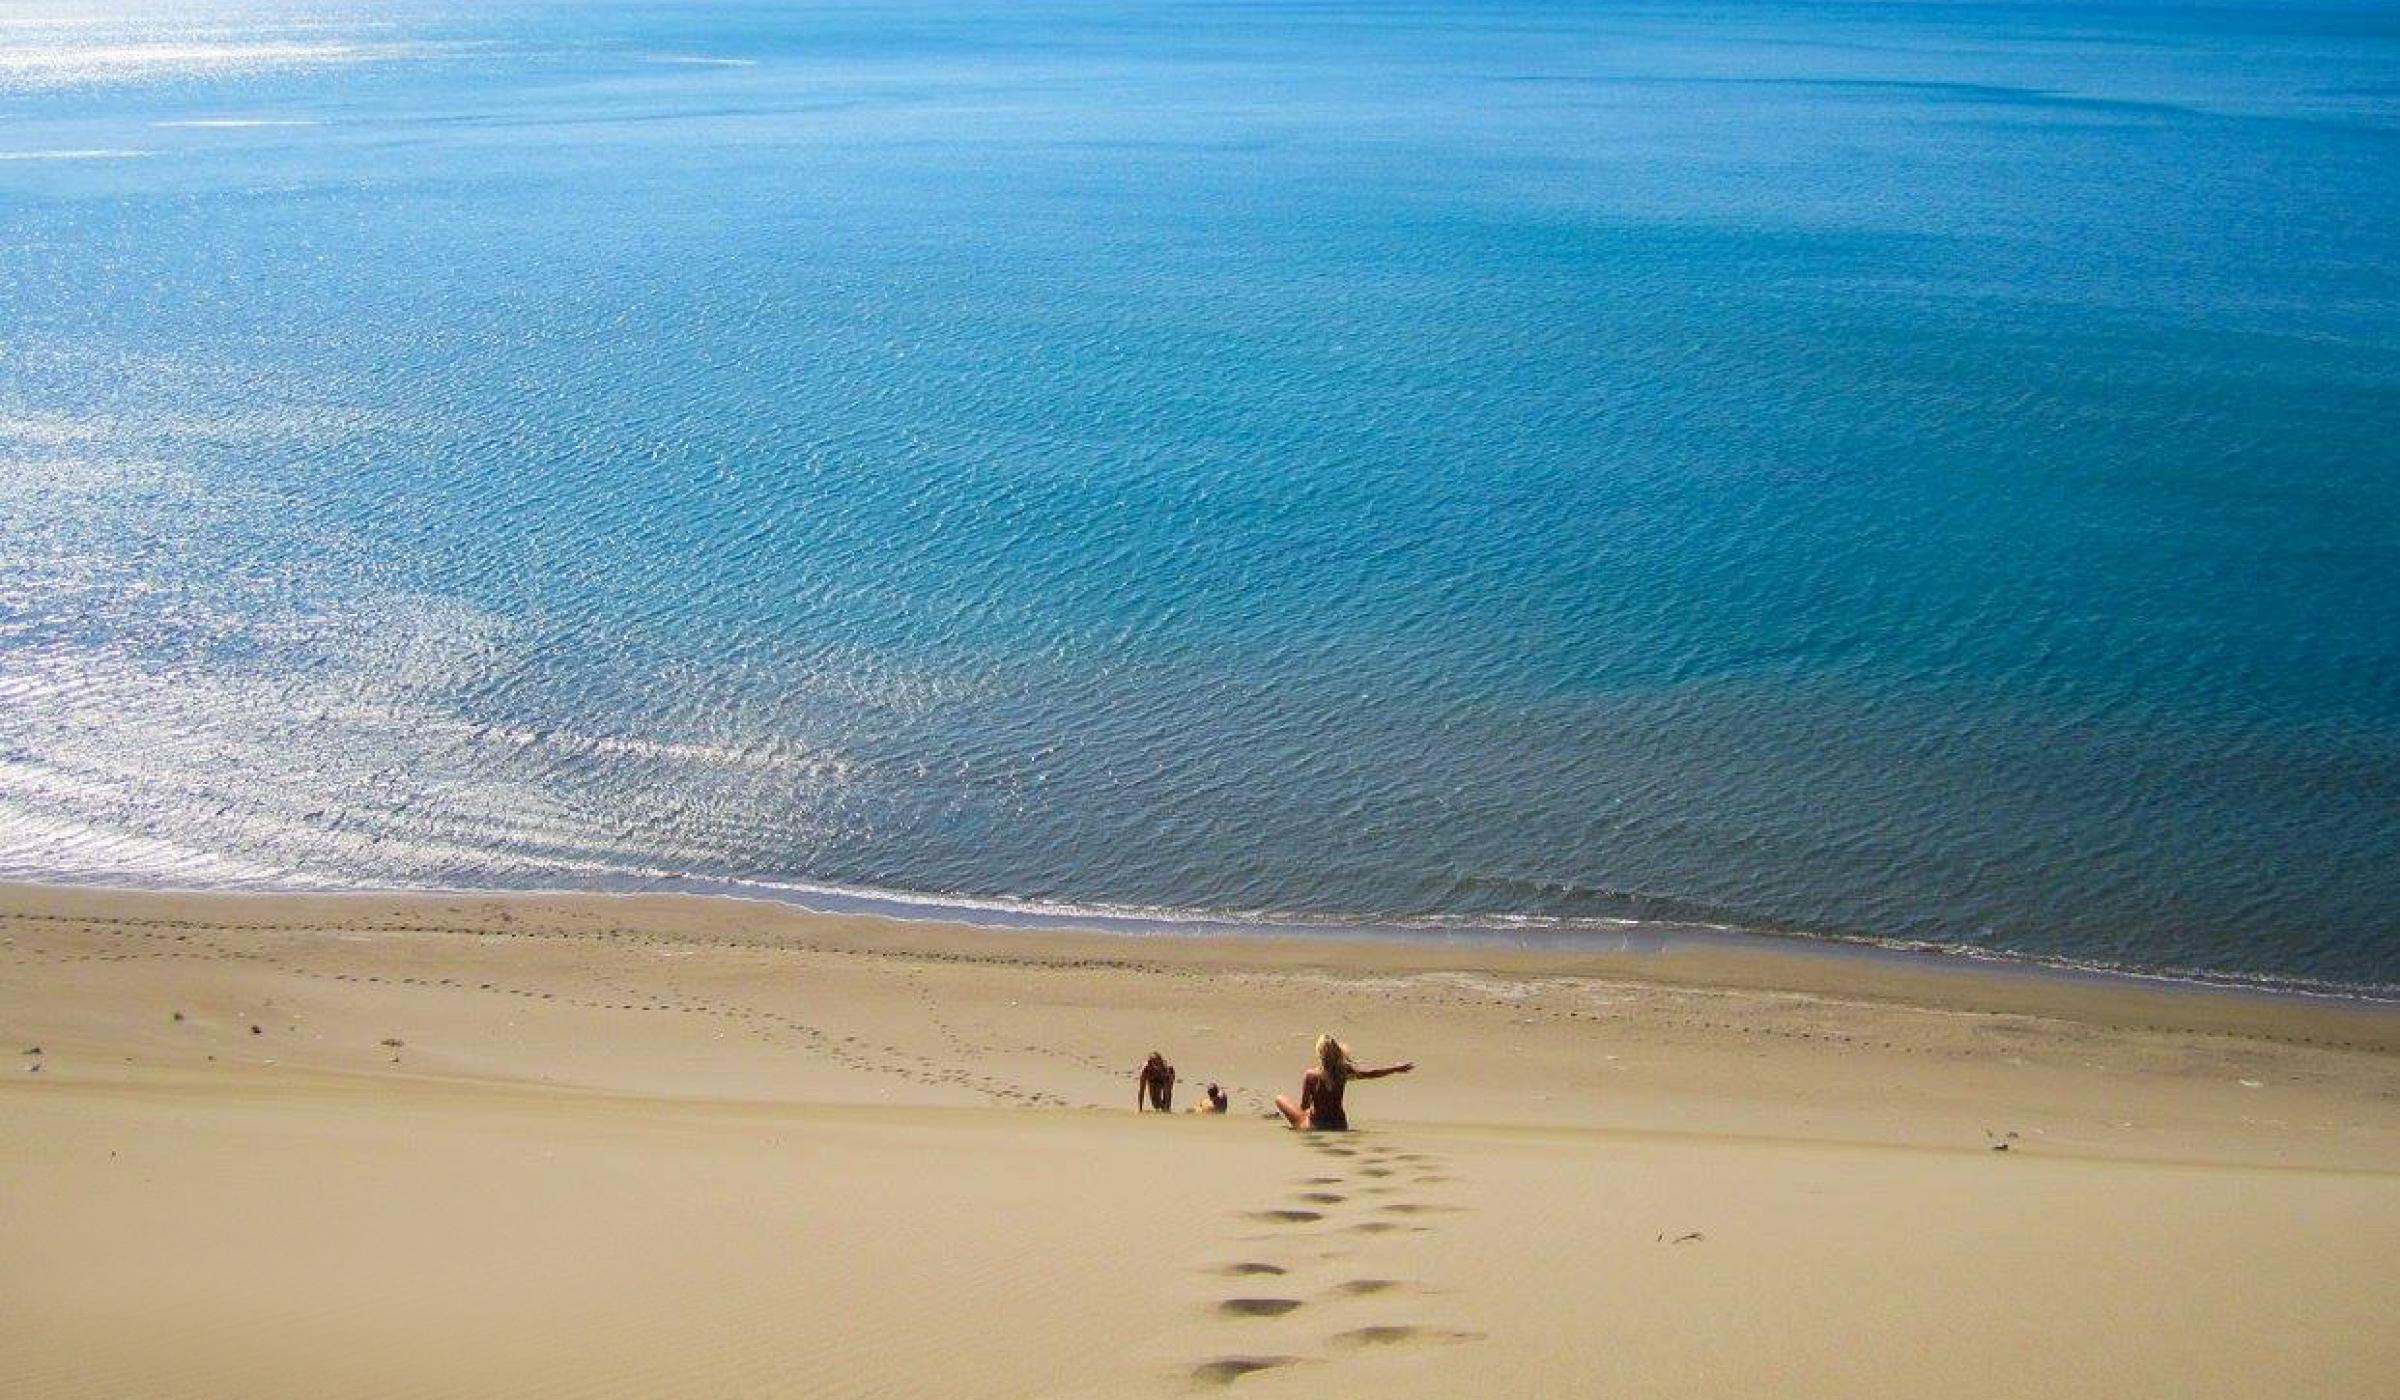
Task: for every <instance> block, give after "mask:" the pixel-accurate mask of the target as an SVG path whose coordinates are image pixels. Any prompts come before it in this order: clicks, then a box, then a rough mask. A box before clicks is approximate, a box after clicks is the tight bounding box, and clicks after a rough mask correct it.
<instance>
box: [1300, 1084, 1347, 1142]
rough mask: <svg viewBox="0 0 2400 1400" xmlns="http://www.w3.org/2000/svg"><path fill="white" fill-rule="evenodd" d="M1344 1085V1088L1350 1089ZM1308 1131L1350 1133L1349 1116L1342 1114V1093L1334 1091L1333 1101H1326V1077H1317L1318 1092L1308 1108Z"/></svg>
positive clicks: (1313, 1096) (1312, 1097)
mask: <svg viewBox="0 0 2400 1400" xmlns="http://www.w3.org/2000/svg"><path fill="white" fill-rule="evenodd" d="M1348 1087H1349V1086H1348V1085H1346V1084H1345V1085H1344V1086H1343V1088H1348ZM1308 1130H1309V1131H1310V1132H1312V1133H1346V1132H1348V1131H1350V1119H1349V1116H1348V1115H1346V1114H1344V1113H1343V1112H1342V1091H1341V1089H1336V1090H1334V1093H1333V1100H1332V1102H1330V1103H1328V1102H1327V1101H1326V1099H1325V1076H1324V1075H1322V1074H1319V1075H1318V1076H1317V1091H1316V1093H1315V1094H1314V1095H1312V1096H1311V1099H1310V1103H1309V1106H1308Z"/></svg>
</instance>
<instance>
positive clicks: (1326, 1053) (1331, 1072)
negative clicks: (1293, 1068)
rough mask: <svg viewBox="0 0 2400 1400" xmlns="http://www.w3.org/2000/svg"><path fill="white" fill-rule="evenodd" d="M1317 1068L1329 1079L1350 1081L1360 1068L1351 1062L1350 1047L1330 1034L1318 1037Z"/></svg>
mask: <svg viewBox="0 0 2400 1400" xmlns="http://www.w3.org/2000/svg"><path fill="white" fill-rule="evenodd" d="M1317 1068H1319V1069H1321V1070H1323V1071H1324V1072H1325V1077H1326V1078H1328V1079H1348V1078H1349V1077H1350V1076H1351V1075H1353V1074H1356V1073H1358V1066H1357V1065H1355V1064H1352V1063H1351V1062H1350V1047H1348V1046H1346V1045H1344V1044H1342V1043H1341V1042H1340V1041H1338V1040H1335V1039H1334V1038H1333V1037H1332V1036H1331V1035H1330V1034H1328V1035H1321V1036H1318V1037H1317Z"/></svg>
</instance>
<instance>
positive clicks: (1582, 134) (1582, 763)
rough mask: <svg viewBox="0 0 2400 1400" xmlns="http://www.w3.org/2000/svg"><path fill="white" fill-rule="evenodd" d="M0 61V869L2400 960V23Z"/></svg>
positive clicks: (1511, 32)
mask: <svg viewBox="0 0 2400 1400" xmlns="http://www.w3.org/2000/svg"><path fill="white" fill-rule="evenodd" d="M128 8H129V7H126V6H122V5H117V4H103V3H98V2H97V0H75V3H52V2H51V0H18V2H17V3H11V4H10V5H8V6H7V7H5V8H4V9H0V875H4V876H9V877H18V878H46V879H79V880H107V881H119V882H125V881H131V882H157V883H172V884H199V885H225V886H395V885H397V886H410V885H466V886H536V887H547V888H560V887H567V888H586V887H589V888H654V887H656V888H730V889H753V890H761V891H782V892H787V893H793V894H796V895H797V896H799V897H803V898H806V897H811V892H814V894H815V895H818V896H822V895H824V894H826V893H827V892H828V891H883V892H889V893H891V894H894V895H896V896H902V897H916V896H924V897H929V898H932V899H935V900H937V901H954V902H957V903H959V904H962V905H975V904H979V903H991V902H997V903H999V904H1002V905H1009V906H1014V905H1019V904H1029V905H1035V906H1050V905H1057V906H1063V907H1067V908H1070V909H1082V910H1096V909H1109V910H1119V911H1160V912H1161V913H1162V914H1163V915H1164V916H1166V917H1169V918H1194V917H1209V918H1216V919H1227V920H1237V921H1238V920H1244V919H1286V920H1333V921H1349V922H1356V923H1366V924H1372V925H1376V926H1384V927H1409V926H1418V927H1437V928H1465V929H1479V928H1480V929H1495V930H1504V931H1507V932H1509V933H1510V934H1511V936H1516V937H1523V938H1529V939H1539V938H1544V937H1565V936H1571V935H1573V934H1575V933H1577V932H1578V931H1590V930H1605V929H1615V928H1623V927H1627V926H1629V925H1628V924H1627V923H1625V922H1624V921H1634V922H1635V923H1640V922H1653V921H1655V922H1664V923H1666V924H1670V925H1673V924H1692V923H1702V924H1724V925H1731V926H1736V927H1755V928H1762V929H1770V930H1779V931H1786V932H1798V933H1815V934H1824V935H1832V936H1854V937H1868V938H1878V939H1897V940H1922V941H1926V942H1932V943H1937V944H1942V945H1947V946H1956V947H1961V948H1968V949H1977V950H1985V951H1991V952H2000V953H2010V954H2022V955H2027V956H2032V957H2038V958H2056V959H2067V960H2072V961H2077V962H2087V963H2096V964H2103V965H2113V966H2128V967H2136V968H2149V969H2162V968H2163V969H2189V970H2198V971H2203V972H2213V973H2222V974H2234V975H2255V976H2260V977H2265V978H2270V979H2275V980H2281V981H2299V982H2332V983H2341V984H2348V985H2352V986H2362V985H2363V986H2376V987H2382V988H2385V989H2391V988H2393V987H2395V986H2400V8H2396V7H2394V6H2392V5H2389V4H2309V3H2303V4H2296V5H2286V4H2265V3H2260V4H2232V5H2222V6H2192V5H2182V4H2151V3H2130V4H2097V5H2092V4H2072V5H2069V4H2048V3H2035V4H1980V3H1894V4H1872V5H1869V4H1832V5H1827V4H1815V3H1776V2H1775V0H1764V2H1763V3H1753V4H1685V3H1628V4H1604V3H1593V4H1563V3H1541V2H1540V0H1489V2H1488V3H1486V2H1484V0H1477V2H1476V3H1467V2H1466V0H1433V2H1431V3H1405V2H1403V3H1378V4H1364V3H1348V0H1322V2H1321V3H1306V2H1304V0H1291V3H1274V2H1273V0H1262V2H1260V3H1183V2H1180V0H1157V2H1156V3H1131V2H1129V3H1120V4H1080V3H1050V2H1049V0H1035V2H1034V3H1013V2H1012V3H943V4H933V3H925V4H915V3H904V2H899V0H861V3H855V4H841V5H829V4H806V3H776V4H766V3H755V0H752V2H747V3H737V2H734V0H728V2H727V3H665V2H664V0H648V2H647V3H622V2H621V0H576V3H534V2H533V0H495V2H494V3H466V0H456V2H455V3H428V2H427V0H388V2H387V0H306V3H269V2H268V0H224V3H205V0H202V2H199V3H190V4H182V5H174V6H140V7H131V8H133V9H134V10H135V11H136V13H135V14H134V15H132V16H131V17H128V16H127V14H126V13H125V11H126V10H127V9H128Z"/></svg>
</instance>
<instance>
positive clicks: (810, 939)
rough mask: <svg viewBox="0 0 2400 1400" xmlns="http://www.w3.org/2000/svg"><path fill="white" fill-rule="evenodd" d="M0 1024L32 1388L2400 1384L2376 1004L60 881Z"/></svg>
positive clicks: (1017, 1390) (115, 1392)
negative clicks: (1144, 1094) (1311, 1081)
mask: <svg viewBox="0 0 2400 1400" xmlns="http://www.w3.org/2000/svg"><path fill="white" fill-rule="evenodd" d="M253 1027H256V1031H255V1032H253V1029H252V1028H253ZM1320 1029H1335V1030H1339V1031H1341V1032H1343V1033H1345V1034H1346V1035H1348V1036H1349V1037H1350V1038H1351V1039H1352V1041H1353V1044H1354V1046H1355V1048H1356V1049H1357V1051H1358V1052H1359V1055H1360V1057H1361V1058H1362V1059H1363V1060H1366V1061H1381V1060H1385V1059H1392V1058H1411V1059H1414V1060H1415V1061H1416V1062H1417V1064H1418V1066H1419V1069H1418V1072H1417V1073H1415V1074H1414V1075H1411V1076H1408V1077H1405V1078H1395V1079H1389V1080H1383V1081H1378V1082H1374V1083H1367V1084H1361V1085H1358V1086H1357V1087H1355V1088H1354V1089H1353V1090H1352V1093H1351V1098H1352V1110H1353V1117H1354V1119H1355V1120H1356V1121H1357V1122H1358V1123H1359V1124H1360V1125H1361V1128H1362V1131H1359V1132H1357V1133H1353V1134H1350V1135H1347V1136H1342V1137H1333V1136H1315V1137H1303V1136H1301V1135H1297V1134H1293V1133H1290V1132H1287V1131H1284V1130H1283V1129H1282V1128H1281V1127H1280V1126H1279V1125H1276V1124H1272V1123H1269V1122H1267V1121H1265V1120H1264V1119H1262V1117H1261V1114H1262V1113H1264V1112H1268V1111H1269V1110H1268V1109H1267V1105H1268V1102H1269V1099H1270V1096H1271V1095H1273V1094H1274V1093H1277V1092H1290V1091H1292V1090H1293V1089H1294V1088H1296V1086H1297V1082H1298V1079H1299V1075H1300V1072H1301V1070H1302V1068H1303V1067H1304V1065H1305V1062H1306V1056H1307V1051H1308V1045H1309V1042H1310V1039H1311V1038H1312V1037H1313V1035H1314V1034H1315V1033H1316V1032H1317V1031H1319V1030H1320ZM0 1035H5V1036H6V1037H7V1040H6V1041H5V1042H0V1049H5V1051H6V1052H7V1054H6V1063H5V1071H6V1072H5V1074H0V1202H5V1206H4V1207H0V1210H4V1215H0V1222H4V1223H0V1298H5V1304H6V1305H5V1307H0V1395H5V1396H11V1397H14V1396H42V1397H51V1396H96V1397H97V1396H105V1397H112V1398H118V1400H121V1398H122V1397H139V1396H166V1395H188V1396H209V1397H217V1396H223V1397H233V1396H240V1397H245V1400H271V1398H272V1397H283V1396H290V1397H311V1400H318V1398H320V1397H346V1396H412V1397H413V1396H459V1397H501V1396H526V1397H532V1396H545V1397H551V1396H555V1397H569V1396H610V1397H615V1396H623V1397H637V1396H638V1397H675V1396H785V1395H790V1396H818V1395H824V1396H854V1395H855V1396H869V1395H874V1396H1051V1395H1063V1396H1094V1397H1098V1396H1142V1395H1183V1394H1193V1393H1212V1392H1219V1390H1220V1387H1223V1388H1227V1389H1226V1390H1225V1391H1224V1392H1223V1393H1230V1394H1233V1395H1237V1396H1259V1397H1272V1396H1299V1395H1309V1396H1326V1395H1331V1396H1347V1395H1360V1396H1367V1395H1372V1396H1378V1397H1383V1396H1395V1397H1397V1396H1518V1395H1523V1396H1550V1395H1606V1396H1667V1395H1675V1396H1699V1395H1707V1396H1826V1397H1834V1396H1839V1397H1845V1398H1848V1397H1871V1396H1910V1397H1919V1396H2087V1395H2088V1396H2111V1397H2122V1396H2262V1397H2267V1396H2271V1397H2277V1398H2278V1400H2284V1398H2285V1397H2298V1396H2360V1397H2391V1396H2394V1395H2400V1328H2396V1327H2395V1326H2394V1323H2393V1303H2394V1300H2395V1299H2396V1298H2400V1014H2395V1013H2393V1012H2391V1011H2388V1010H2385V1011H2375V1010H2358V1009H2344V1008H2341V1007H2336V1006H2315V1005H2309V1004H2304V1003H2298V1002H2293V1001H2279V1000H2268V999H2262V998H2248V997H2233V996H2219V995H2214V994H2201V993H2192V992H2178V991H2161V990H2152V989H2147V988H2142V987H2138V986H2129V985H2118V984H2100V983H2088V982H2068V981H2064V980H2060V979H2055V978H2048V977H2037V976H2028V975H2022V974H2000V973H1991V972H1944V971H1938V970H1937V971H1920V970H1916V969H1914V968H1912V967H1910V966H1907V965H1904V964H1898V963H1891V962H1884V961H1872V960H1862V959H1857V958H1846V957H1828V956H1824V955H1821V954H1813V953H1807V952H1797V951H1796V952H1793V953H1789V954H1782V953H1773V952H1760V953H1757V954H1746V953H1745V954H1736V953H1729V952H1724V951H1721V950H1720V951H1714V952H1691V953H1678V954H1672V955H1668V954H1657V955H1647V956H1643V955H1614V956H1603V955H1586V956H1575V957H1558V956H1543V955H1536V954H1531V953H1512V952H1505V951H1500V950H1483V951H1460V950H1443V949H1439V948H1431V947H1395V946H1393V945H1391V944H1376V945H1366V944H1353V943H1334V942H1301V943H1289V942H1286V943H1273V942H1266V941H1254V940H1230V941H1223V940H1219V941H1210V940H1198V939H1192V940H1182V939H1146V940H1144V939H1127V938H1107V937H1083V936H1068V935H1054V934H1039V935H1036V934H1020V933H1006V932H992V931H988V930H961V929H953V928H944V927H940V926H935V925H922V924H897V923H889V922H882V921H875V920H864V919H837V918H828V917H822V916H815V915H808V914H803V913H798V912H795V911H790V910H785V909H779V908H775V907H772V906H758V905H748V904H740V903H734V902H728V901H705V900H678V899H664V898H660V899H649V898H643V899H611V898H560V897H523V898H506V899H487V898H482V897H466V896H432V897H411V898H399V897H364V896H361V897H342V898H315V897H295V896H193V895H134V894H121V893H105V892H91V891H65V890H49V889H39V888H28V887H19V888H10V889H0ZM35 1046H39V1047H40V1053H39V1054H21V1053H19V1052H21V1051H28V1050H30V1049H32V1048H33V1047H35ZM1154 1047H1155V1048H1158V1049H1162V1050H1164V1051H1166V1052H1167V1054H1168V1055H1169V1057H1170V1058H1172V1059H1173V1060H1175V1061H1176V1063H1177V1064H1178V1066H1179V1068H1180V1069H1181V1070H1182V1073H1183V1076H1184V1083H1185V1089H1186V1093H1185V1097H1186V1098H1189V1097H1191V1096H1192V1095H1193V1091H1195V1090H1196V1088H1197V1085H1198V1084H1199V1082H1201V1081H1204V1080H1207V1079H1216V1080H1219V1081H1222V1082H1223V1083H1224V1084H1225V1085H1226V1086H1227V1087H1228V1088H1229V1089H1230V1090H1231V1091H1232V1094H1233V1100H1234V1112H1233V1114H1232V1115H1231V1116H1230V1117H1229V1118H1225V1119H1205V1118H1197V1117H1191V1116H1180V1115H1179V1116H1177V1117H1175V1118H1171V1119H1160V1118H1153V1117H1137V1116H1136V1115H1135V1114H1134V1112H1133V1111H1132V1104H1133V1097H1134V1086H1133V1077H1132V1076H1133V1070H1134V1068H1135V1066H1136V1065H1138V1064H1139V1062H1140V1060H1141V1058H1142V1056H1143V1055H1144V1054H1145V1053H1146V1052H1148V1051H1149V1050H1150V1049H1152V1048H1154ZM1997 1143H2005V1144H2006V1145H2007V1149H2008V1150H2006V1151H2005V1152H2001V1151H1994V1150H1993V1147H1994V1145H1995V1144H1997Z"/></svg>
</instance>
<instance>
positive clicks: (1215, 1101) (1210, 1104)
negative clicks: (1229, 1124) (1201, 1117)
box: [1191, 1084, 1225, 1113]
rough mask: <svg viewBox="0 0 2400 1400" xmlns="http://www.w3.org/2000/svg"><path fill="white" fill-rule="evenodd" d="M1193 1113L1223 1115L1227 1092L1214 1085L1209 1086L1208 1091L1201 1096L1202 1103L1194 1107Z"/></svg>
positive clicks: (1192, 1108)
mask: <svg viewBox="0 0 2400 1400" xmlns="http://www.w3.org/2000/svg"><path fill="white" fill-rule="evenodd" d="M1191 1111H1192V1112H1194V1113H1223V1112H1224V1111H1225V1091H1224V1090H1223V1089H1220V1088H1218V1087H1217V1086H1216V1085H1214V1084H1211V1085H1209V1086H1208V1091H1207V1092H1206V1093H1204V1094H1202V1095H1201V1096H1200V1102H1198V1103H1196V1104H1193V1105H1192V1107H1191Z"/></svg>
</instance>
